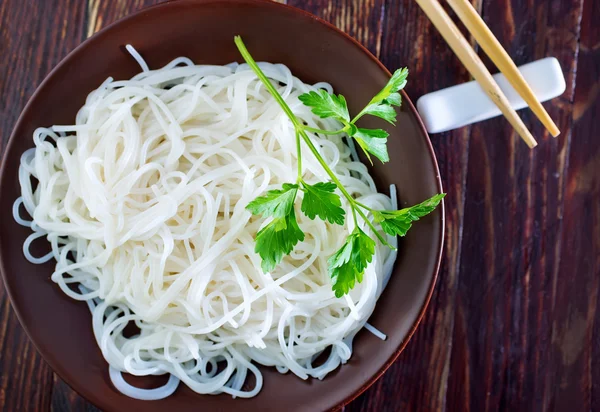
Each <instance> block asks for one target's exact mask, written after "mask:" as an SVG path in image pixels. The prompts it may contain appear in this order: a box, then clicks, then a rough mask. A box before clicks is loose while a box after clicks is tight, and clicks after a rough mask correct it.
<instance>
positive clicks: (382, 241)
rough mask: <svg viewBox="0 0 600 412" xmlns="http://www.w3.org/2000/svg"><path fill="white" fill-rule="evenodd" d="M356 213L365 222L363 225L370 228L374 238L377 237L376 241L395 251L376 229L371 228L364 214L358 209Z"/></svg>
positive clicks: (371, 225) (371, 224)
mask: <svg viewBox="0 0 600 412" xmlns="http://www.w3.org/2000/svg"><path fill="white" fill-rule="evenodd" d="M356 212H357V213H358V214H359V215H360V217H362V218H363V220H364V221H365V223H366V224H367V226H369V227H370V228H371V231H372V232H373V233H374V234H375V236H377V239H379V241H380V242H381V243H382V244H383V245H385V246H387V247H389V248H390V249H396V248H395V247H394V246H392V245H390V244H389V243H388V242H387V240H385V238H384V237H383V236H381V234H380V233H379V231H378V230H377V228H376V227H375V226H373V223H371V221H370V220H369V219H368V218H367V216H365V214H364V212H363V211H362V210H360V209H358V208H357V209H356Z"/></svg>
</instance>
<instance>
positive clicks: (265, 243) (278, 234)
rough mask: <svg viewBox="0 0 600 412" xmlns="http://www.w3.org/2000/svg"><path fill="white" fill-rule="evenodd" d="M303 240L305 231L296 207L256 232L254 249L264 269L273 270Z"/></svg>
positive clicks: (265, 270)
mask: <svg viewBox="0 0 600 412" xmlns="http://www.w3.org/2000/svg"><path fill="white" fill-rule="evenodd" d="M303 240H304V232H302V230H301V229H300V227H299V226H298V221H297V220H296V214H295V212H294V208H292V209H291V211H290V213H289V214H288V215H287V216H284V217H278V218H276V219H273V221H271V222H270V223H269V224H268V225H267V226H265V227H264V228H262V229H261V230H259V231H258V233H257V234H256V244H255V246H254V251H255V252H256V253H258V254H259V256H260V257H261V259H262V262H261V267H262V270H263V271H264V272H271V271H272V270H273V269H275V266H277V265H278V264H279V262H281V259H283V257H284V256H285V255H289V254H290V252H291V251H292V249H294V246H296V243H298V242H300V241H303Z"/></svg>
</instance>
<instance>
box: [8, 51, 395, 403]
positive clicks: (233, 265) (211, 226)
mask: <svg viewBox="0 0 600 412" xmlns="http://www.w3.org/2000/svg"><path fill="white" fill-rule="evenodd" d="M128 49H129V51H130V52H131V54H132V55H133V56H134V58H136V60H138V62H139V63H140V65H141V66H142V69H143V72H142V73H140V74H138V75H136V76H134V77H133V78H132V79H131V80H125V81H114V80H113V79H112V78H109V79H107V80H106V81H105V82H104V83H103V84H102V85H101V86H100V87H99V88H98V89H96V90H94V91H93V92H92V93H90V94H89V96H88V98H87V100H86V102H85V105H84V106H83V107H82V108H81V110H79V112H78V114H77V117H76V121H75V125H70V126H53V127H51V128H49V129H47V128H39V129H37V130H36V131H35V133H34V136H33V140H34V143H35V148H33V149H30V150H28V151H26V152H25V153H24V154H23V156H22V159H21V167H20V170H19V181H20V184H21V190H22V197H20V198H19V199H17V201H16V202H15V207H14V214H15V219H16V220H17V222H19V223H20V224H22V225H25V226H28V227H31V229H32V230H33V233H32V234H31V235H30V236H29V237H28V238H27V240H26V242H25V244H24V246H23V250H24V253H25V256H26V257H27V259H28V260H29V261H31V262H32V263H44V262H47V261H49V260H51V259H55V260H56V268H55V271H54V273H53V274H52V280H53V281H54V282H56V283H57V284H58V286H59V287H60V288H61V289H62V290H63V292H64V293H65V294H67V295H68V296H70V297H72V298H73V299H77V300H82V301H86V302H87V303H88V305H89V307H90V309H91V311H92V314H93V319H92V323H93V330H94V335H95V337H96V340H97V342H98V345H99V347H100V349H101V350H102V354H103V355H104V357H105V359H106V361H107V362H108V363H109V365H110V376H111V379H112V381H113V384H114V385H115V387H116V388H117V389H119V390H120V391H121V392H123V393H125V394H126V395H129V396H131V397H134V398H138V399H160V398H164V397H166V396H169V395H170V394H171V393H173V391H174V390H175V389H176V388H177V385H178V384H179V381H180V380H181V381H183V382H184V383H185V384H186V385H187V386H189V387H190V388H191V389H192V390H194V391H196V392H198V393H202V394H217V393H228V394H231V395H233V396H239V397H252V396H254V395H256V394H257V393H258V392H259V391H260V389H261V387H262V384H263V381H262V375H261V372H260V371H259V369H258V368H257V366H256V365H257V364H262V365H266V366H274V367H276V368H277V370H278V371H279V372H281V373H285V372H287V371H291V372H293V373H294V374H296V375H297V376H299V377H300V378H302V379H306V378H308V377H316V378H319V379H322V378H323V377H325V376H326V375H327V374H328V373H329V372H330V371H332V370H334V369H335V368H337V367H338V366H339V365H340V364H341V363H345V362H346V361H347V360H348V359H349V358H350V355H351V353H352V339H353V337H354V335H355V334H356V333H357V332H358V331H359V330H360V329H361V328H362V327H363V326H364V325H365V322H366V320H367V319H368V317H369V316H370V314H371V312H372V311H373V308H374V306H375V303H376V301H377V298H378V296H379V294H380V293H381V290H382V289H383V288H384V287H385V284H386V283H387V277H388V276H389V273H390V272H391V268H392V265H393V263H394V259H395V254H394V253H391V252H390V250H389V249H388V248H386V247H383V246H381V245H380V244H379V243H378V246H377V250H376V254H375V256H374V259H373V262H372V263H371V264H370V265H369V266H368V268H367V269H366V272H365V274H364V279H363V281H362V283H360V284H357V285H356V287H355V288H354V289H353V290H352V291H351V292H350V294H349V295H348V296H345V297H343V298H339V299H338V298H335V296H334V294H333V292H332V290H331V284H330V279H329V276H328V273H327V258H328V257H329V256H331V255H332V254H333V253H334V252H335V251H336V250H337V249H338V248H339V247H340V246H341V244H342V242H343V240H344V238H345V237H346V236H347V235H348V234H349V232H351V231H352V229H353V222H352V219H350V218H347V219H346V223H345V224H344V225H343V226H339V225H333V224H329V223H327V222H323V221H322V220H320V219H318V218H317V219H315V220H310V219H308V218H307V217H306V216H304V215H303V214H302V213H301V212H299V211H298V212H297V213H296V216H297V218H298V222H299V225H300V228H301V229H302V230H303V231H304V232H305V234H306V238H305V240H304V241H303V242H300V243H299V244H297V245H296V247H295V248H294V251H293V252H292V253H291V255H290V256H287V257H285V258H284V259H283V262H282V263H281V264H279V265H278V266H277V268H276V269H275V270H274V271H273V272H272V273H263V272H262V270H261V267H260V258H259V256H258V255H257V254H256V253H255V252H254V236H255V234H256V232H257V231H258V230H259V229H260V228H261V227H262V226H263V225H265V224H266V223H267V221H265V220H264V219H262V218H260V217H256V216H252V215H251V214H250V212H248V211H247V210H246V209H245V206H246V205H247V204H248V202H249V201H251V200H252V199H254V198H255V197H257V196H259V195H263V194H264V193H265V192H266V191H267V190H269V189H274V188H279V187H280V186H281V184H282V183H285V182H294V181H295V178H296V147H295V140H294V132H293V128H292V125H291V123H290V122H289V120H288V118H287V117H286V115H285V114H284V113H283V111H282V110H281V109H280V107H279V106H278V105H277V103H276V102H275V100H274V99H273V98H272V96H271V95H270V94H269V93H268V91H267V90H266V89H265V87H264V86H263V85H262V84H261V82H260V81H259V80H258V79H257V77H256V75H255V74H254V73H253V72H252V71H251V70H250V69H249V68H248V66H247V65H238V64H236V63H233V64H229V65H227V66H196V65H194V64H193V63H192V62H191V61H190V60H189V59H187V58H177V59H175V60H173V61H172V62H171V63H169V64H168V65H166V66H165V67H163V68H161V69H159V70H149V69H148V67H147V65H146V63H145V62H144V61H143V60H142V59H141V57H140V56H139V54H137V52H135V50H133V48H132V47H131V46H128ZM260 67H261V68H262V70H264V72H265V73H266V75H267V76H268V77H269V78H271V79H273V80H274V81H275V84H276V86H277V88H278V90H279V91H280V93H281V94H282V96H283V97H284V98H285V100H286V101H287V103H288V104H289V105H290V106H291V108H292V110H293V111H294V113H296V114H297V116H298V117H299V118H300V119H302V120H303V121H305V122H306V123H307V124H308V125H310V126H312V127H315V128H323V129H330V130H335V129H339V128H340V125H339V124H338V123H337V122H336V121H333V120H330V119H326V120H323V119H319V118H318V117H316V116H315V115H314V114H312V113H311V112H310V109H309V108H307V107H305V106H303V105H302V104H301V103H300V102H299V100H298V98H297V97H298V95H299V94H302V93H304V92H307V91H310V90H316V89H319V88H323V89H326V90H328V91H330V92H331V86H329V85H328V84H325V83H319V84H315V85H314V86H310V85H307V84H304V83H302V82H301V81H300V80H298V79H297V78H295V77H293V76H292V74H291V73H290V70H289V69H288V68H287V67H286V66H283V65H280V64H269V63H261V64H260ZM312 138H313V139H314V142H315V144H316V145H317V147H319V150H320V153H321V154H322V156H323V157H324V158H325V160H326V161H327V164H329V165H330V167H331V168H332V169H333V170H334V171H335V173H336V174H337V175H338V176H339V178H340V180H341V181H342V183H343V184H344V185H345V187H346V189H347V190H348V191H349V192H350V193H351V194H353V195H354V196H356V197H357V198H359V199H360V201H361V202H362V203H364V204H367V205H368V206H370V207H373V208H387V209H389V208H395V207H396V205H395V193H392V200H391V199H390V197H388V196H386V195H384V194H381V193H378V192H377V190H376V188H375V184H374V183H373V180H372V179H371V177H370V176H369V174H368V172H367V169H366V167H365V166H364V165H363V164H362V163H360V162H359V161H358V159H356V157H355V155H354V156H353V155H352V152H353V150H354V149H353V148H351V147H350V146H348V145H347V144H346V143H345V142H344V141H343V140H342V138H341V137H340V136H316V135H313V136H312ZM303 168H304V175H303V176H304V179H305V180H306V182H308V183H315V182H318V181H328V177H327V175H326V174H325V172H324V171H323V170H322V168H321V166H320V165H319V164H318V163H317V161H316V159H315V158H314V156H312V155H311V154H310V152H308V151H306V152H303ZM392 191H394V190H393V188H392ZM300 196H301V194H300ZM342 199H343V198H342ZM296 203H297V205H298V204H299V203H300V201H299V200H298V201H297V202H296ZM21 204H22V205H23V206H24V207H25V209H26V211H27V213H29V215H31V216H32V217H33V221H32V222H31V221H28V220H26V219H23V218H22V217H21V215H20V211H19V209H20V206H21ZM344 207H345V208H346V211H347V216H351V213H350V209H349V208H348V205H347V203H344ZM365 230H367V229H365ZM42 237H45V238H46V239H47V240H48V242H49V243H50V245H51V252H50V253H48V254H47V255H46V256H43V257H41V258H37V257H34V256H32V254H31V253H30V245H31V243H32V242H33V241H34V240H36V239H38V238H42ZM390 242H391V243H394V244H395V242H396V240H395V239H392V238H390ZM132 323H135V325H136V326H137V328H139V331H138V332H135V333H136V334H135V335H134V336H129V334H128V333H125V334H124V329H125V327H126V326H127V325H128V324H132ZM368 327H369V329H370V330H372V331H373V333H375V334H377V335H378V336H380V337H382V338H385V335H383V334H381V332H379V331H377V330H376V329H374V328H372V327H370V326H368ZM328 348H331V351H330V352H329V354H328V356H326V359H325V360H324V361H323V359H320V360H319V362H318V363H317V362H315V360H316V358H317V357H318V356H319V354H321V353H322V352H323V351H324V350H325V349H328ZM321 358H323V356H322V357H321ZM121 372H127V373H130V374H133V375H162V374H165V373H169V374H171V378H170V379H169V382H168V383H167V384H166V385H165V386H163V387H161V388H157V389H151V390H146V389H138V388H135V387H133V386H131V385H129V384H128V383H127V382H125V381H124V379H123V377H122V375H121ZM252 375H254V377H253V378H252Z"/></svg>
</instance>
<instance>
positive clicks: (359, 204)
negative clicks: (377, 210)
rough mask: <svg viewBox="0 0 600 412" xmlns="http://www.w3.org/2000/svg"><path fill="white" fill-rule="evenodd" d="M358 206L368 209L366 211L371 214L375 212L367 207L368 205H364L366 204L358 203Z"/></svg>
mask: <svg viewBox="0 0 600 412" xmlns="http://www.w3.org/2000/svg"><path fill="white" fill-rule="evenodd" d="M356 204H357V205H358V206H360V207H362V208H363V209H366V210H368V211H369V212H373V211H374V210H373V209H371V208H370V207H369V206H367V205H364V204H362V203H360V202H356Z"/></svg>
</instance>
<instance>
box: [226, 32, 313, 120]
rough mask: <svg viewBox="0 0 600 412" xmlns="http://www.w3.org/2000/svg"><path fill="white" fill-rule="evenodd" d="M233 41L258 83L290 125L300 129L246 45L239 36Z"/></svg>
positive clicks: (290, 111) (292, 113)
mask: <svg viewBox="0 0 600 412" xmlns="http://www.w3.org/2000/svg"><path fill="white" fill-rule="evenodd" d="M234 41H235V45H236V46H237V48H238V50H239V51H240V53H241V55H242V57H243V58H244V60H245V61H246V63H248V66H250V68H251V69H252V70H253V71H254V73H256V75H257V76H258V78H259V79H260V81H261V82H263V84H264V85H265V87H266V88H267V90H269V92H270V93H271V95H272V96H273V97H274V98H275V100H276V101H277V103H279V106H281V108H282V109H283V111H284V112H285V114H287V116H288V117H289V119H290V121H291V122H292V124H293V125H294V127H296V128H300V127H302V125H301V124H300V123H298V120H297V119H296V116H295V115H294V112H292V109H290V107H289V106H288V105H287V103H286V102H285V100H283V97H281V95H280V94H279V92H278V91H277V89H275V87H274V86H273V84H271V81H270V80H269V79H268V78H267V76H265V74H264V73H263V71H262V70H261V69H260V67H258V64H256V62H255V61H254V59H253V58H252V56H251V55H250V52H249V51H248V49H247V48H246V45H244V42H243V41H242V38H241V37H240V36H235V37H234Z"/></svg>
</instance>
